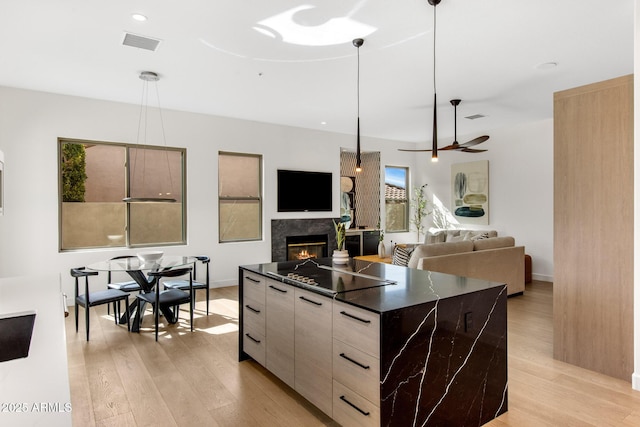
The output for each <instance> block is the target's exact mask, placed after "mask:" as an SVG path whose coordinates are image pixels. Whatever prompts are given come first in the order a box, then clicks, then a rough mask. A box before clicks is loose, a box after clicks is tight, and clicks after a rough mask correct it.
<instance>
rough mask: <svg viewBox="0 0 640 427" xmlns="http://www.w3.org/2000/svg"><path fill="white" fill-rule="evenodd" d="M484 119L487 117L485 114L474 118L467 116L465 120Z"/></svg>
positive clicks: (473, 116) (475, 115)
mask: <svg viewBox="0 0 640 427" xmlns="http://www.w3.org/2000/svg"><path fill="white" fill-rule="evenodd" d="M483 117H487V116H485V115H484V114H474V115H472V116H466V117H465V119H469V120H475V119H481V118H483Z"/></svg>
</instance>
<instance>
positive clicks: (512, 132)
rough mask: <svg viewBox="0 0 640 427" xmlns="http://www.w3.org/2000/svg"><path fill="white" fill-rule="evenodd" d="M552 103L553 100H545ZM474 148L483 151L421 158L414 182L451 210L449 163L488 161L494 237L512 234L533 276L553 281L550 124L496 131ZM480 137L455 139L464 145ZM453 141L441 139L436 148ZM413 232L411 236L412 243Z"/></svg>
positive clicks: (490, 216)
mask: <svg viewBox="0 0 640 427" xmlns="http://www.w3.org/2000/svg"><path fill="white" fill-rule="evenodd" d="M549 102H551V100H550V101H549ZM487 134H488V135H489V136H490V139H489V140H488V141H487V142H484V143H483V144H482V145H479V146H477V147H476V148H483V149H487V150H488V151H487V152H485V153H479V154H469V153H462V152H451V151H446V152H444V151H443V152H440V153H439V156H438V157H439V161H438V162H437V163H432V162H431V155H430V153H424V154H421V155H420V158H419V162H420V163H419V165H420V167H419V168H418V169H419V171H418V173H419V175H418V177H416V184H418V185H421V184H423V183H427V184H429V185H428V187H427V189H428V192H429V193H430V194H429V195H430V196H432V195H433V196H435V197H437V198H438V199H440V200H441V201H442V203H443V204H444V206H446V207H448V208H450V207H451V164H453V163H462V162H469V161H476V160H489V225H488V226H473V225H469V226H468V228H490V229H495V230H497V231H498V235H502V236H513V237H514V238H515V239H516V244H517V245H524V247H525V252H526V253H527V254H529V255H531V258H532V264H533V268H532V271H533V276H534V277H533V278H534V279H537V280H546V281H553V120H551V119H548V120H545V121H541V122H536V123H529V124H525V125H520V126H515V127H510V128H503V129H494V130H491V131H489V132H487ZM477 136H480V134H478V135H467V136H460V135H459V136H458V141H459V142H460V143H464V142H465V141H469V140H471V139H473V138H474V137H477ZM449 143H451V140H448V141H441V142H440V146H444V145H446V144H449ZM415 237H416V235H415V233H413V238H414V240H415Z"/></svg>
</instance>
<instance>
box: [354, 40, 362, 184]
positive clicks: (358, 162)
mask: <svg viewBox="0 0 640 427" xmlns="http://www.w3.org/2000/svg"><path fill="white" fill-rule="evenodd" d="M363 44H364V39H353V45H354V46H355V47H356V48H357V49H358V79H357V99H358V122H357V129H356V172H362V158H361V155H360V46H362V45H363Z"/></svg>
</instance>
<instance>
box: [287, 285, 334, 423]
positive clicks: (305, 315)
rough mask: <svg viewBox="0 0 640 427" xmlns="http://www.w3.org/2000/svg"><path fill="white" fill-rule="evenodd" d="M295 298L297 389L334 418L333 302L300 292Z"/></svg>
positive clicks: (297, 292) (303, 291) (316, 295)
mask: <svg viewBox="0 0 640 427" xmlns="http://www.w3.org/2000/svg"><path fill="white" fill-rule="evenodd" d="M294 296H295V387H294V388H295V390H296V391H297V392H298V393H300V394H301V395H302V396H304V397H305V398H306V399H307V400H309V401H310V402H311V403H313V404H314V405H316V406H317V407H318V408H319V409H320V410H321V411H323V412H324V413H326V414H328V415H331V412H332V404H333V403H332V381H331V341H332V337H331V313H332V305H331V300H330V299H329V298H326V297H323V296H320V295H318V294H316V293H312V292H309V291H305V290H303V289H297V288H296V289H295V292H294Z"/></svg>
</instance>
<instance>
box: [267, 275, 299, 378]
mask: <svg viewBox="0 0 640 427" xmlns="http://www.w3.org/2000/svg"><path fill="white" fill-rule="evenodd" d="M293 294H294V288H293V287H292V286H288V285H285V284H283V283H281V282H277V281H275V280H271V279H266V298H267V303H266V332H267V336H266V341H267V346H266V353H267V354H266V358H267V364H266V365H265V367H266V368H267V369H268V370H269V371H271V372H272V373H273V374H275V375H276V376H277V377H278V378H280V379H281V380H282V381H284V382H285V383H286V384H287V385H289V387H292V388H295V381H294V374H295V371H294V357H295V356H294V304H293V302H294V298H293Z"/></svg>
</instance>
